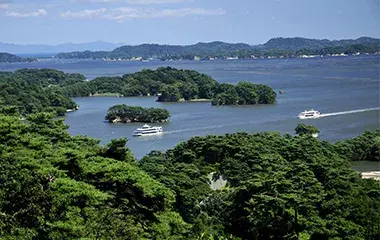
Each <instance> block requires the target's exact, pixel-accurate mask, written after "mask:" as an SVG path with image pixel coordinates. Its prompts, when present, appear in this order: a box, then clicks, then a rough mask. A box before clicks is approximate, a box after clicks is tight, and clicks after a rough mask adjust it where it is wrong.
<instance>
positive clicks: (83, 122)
mask: <svg viewBox="0 0 380 240" xmlns="http://www.w3.org/2000/svg"><path fill="white" fill-rule="evenodd" d="M161 66H172V67H176V68H183V69H194V70H197V71H199V72H202V73H205V74H208V75H210V76H212V77H214V78H215V79H216V80H217V81H218V82H221V83H232V84H236V83H237V82H239V81H249V82H253V83H263V84H267V85H269V86H270V87H272V88H273V89H275V91H276V92H278V90H279V89H284V91H285V93H284V94H278V101H277V104H274V105H255V106H218V107H215V106H211V104H210V103H209V102H184V103H158V102H156V101H155V100H156V98H154V97H134V98H117V97H88V98H75V99H74V100H75V101H76V102H77V103H78V105H79V106H80V110H79V111H76V112H72V113H69V114H68V115H67V117H66V120H65V121H66V123H67V124H68V125H69V126H70V127H69V132H70V133H71V134H73V135H78V134H81V135H88V136H90V137H95V138H99V139H100V140H101V143H102V144H105V143H107V142H109V141H110V140H111V139H113V138H120V137H127V138H129V139H130V140H129V142H128V147H130V148H131V150H132V151H133V153H134V154H135V156H136V157H137V158H141V157H143V156H144V155H145V154H147V153H149V152H150V151H151V150H161V151H163V150H166V149H168V148H172V147H174V146H175V145H177V144H178V143H180V142H181V141H186V140H188V139H190V138H191V137H194V136H205V135H207V134H225V133H233V132H237V131H246V132H249V133H252V132H263V131H276V132H280V133H282V134H284V133H290V134H293V132H294V128H295V127H296V125H297V123H300V122H303V123H306V124H312V125H315V126H316V127H318V128H319V129H320V131H321V133H320V135H319V138H320V139H321V140H327V141H331V142H334V141H337V140H340V139H345V138H351V137H355V136H357V135H359V134H361V133H363V132H364V131H365V130H376V129H379V128H380V127H379V126H380V111H379V110H371V111H364V112H358V113H350V114H341V115H336V116H329V117H323V118H319V119H314V120H299V119H297V118H296V116H297V115H298V113H299V112H301V111H303V110H305V109H310V108H314V109H317V110H319V111H320V112H322V113H334V112H344V111H350V110H357V109H368V108H378V107H379V106H380V104H379V101H380V99H379V88H380V77H379V71H380V70H379V69H380V63H379V55H372V56H356V57H329V58H313V59H257V60H237V61H175V62H161V61H151V62H147V63H146V62H144V63H143V62H127V61H121V62H104V61H100V60H91V61H83V60H64V61H62V60H44V61H40V62H34V63H17V64H0V71H14V70H17V69H20V68H54V69H58V70H63V71H65V72H70V73H74V72H78V73H81V74H84V75H85V76H86V77H87V78H88V79H93V78H95V77H98V76H118V75H122V74H125V73H133V72H136V71H140V70H141V69H144V68H149V69H156V68H157V67H161ZM122 103H124V104H127V105H139V106H143V107H161V108H166V109H168V110H169V111H170V112H171V114H172V117H171V119H170V122H169V123H165V124H163V125H162V126H163V128H164V132H165V133H164V134H163V135H162V136H156V137H144V138H133V137H132V132H133V131H134V130H135V129H136V128H137V127H140V126H141V124H134V123H133V124H109V123H106V122H104V116H105V115H106V112H107V109H108V108H109V107H111V106H113V105H115V104H122ZM373 170H380V167H379V169H373Z"/></svg>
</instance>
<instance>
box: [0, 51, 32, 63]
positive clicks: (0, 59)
mask: <svg viewBox="0 0 380 240" xmlns="http://www.w3.org/2000/svg"><path fill="white" fill-rule="evenodd" d="M34 61H37V59H35V58H22V57H19V56H16V55H13V54H10V53H6V52H0V63H6V62H8V63H13V62H34Z"/></svg>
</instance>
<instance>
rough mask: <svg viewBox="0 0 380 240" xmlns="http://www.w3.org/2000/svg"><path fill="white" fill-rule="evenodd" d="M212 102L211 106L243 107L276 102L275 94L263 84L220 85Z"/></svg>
mask: <svg viewBox="0 0 380 240" xmlns="http://www.w3.org/2000/svg"><path fill="white" fill-rule="evenodd" d="M216 93H217V94H216V95H215V97H214V98H213V100H212V102H211V103H212V105H244V104H273V103H275V102H276V93H275V92H274V91H273V89H271V88H270V87H268V86H266V85H263V84H253V83H250V82H239V83H238V84H237V85H236V86H234V85H232V84H225V83H224V84H220V85H219V86H218V88H217V90H216Z"/></svg>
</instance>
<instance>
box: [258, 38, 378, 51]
mask: <svg viewBox="0 0 380 240" xmlns="http://www.w3.org/2000/svg"><path fill="white" fill-rule="evenodd" d="M355 44H363V45H380V39H376V38H370V37H361V38H358V39H344V40H333V41H331V40H328V39H322V40H319V39H309V38H301V37H294V38H282V37H279V38H272V39H270V40H269V41H268V42H266V43H265V44H264V45H263V47H264V48H265V49H284V50H300V49H322V48H327V47H338V46H347V45H355Z"/></svg>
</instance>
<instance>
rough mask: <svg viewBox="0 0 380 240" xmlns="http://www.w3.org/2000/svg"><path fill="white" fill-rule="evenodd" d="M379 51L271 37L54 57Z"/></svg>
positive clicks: (360, 42)
mask: <svg viewBox="0 0 380 240" xmlns="http://www.w3.org/2000/svg"><path fill="white" fill-rule="evenodd" d="M379 51H380V39H375V38H369V37H362V38H358V39H355V40H352V39H346V40H334V41H330V40H327V39H323V40H318V39H307V38H299V37H296V38H272V39H270V40H269V41H268V42H267V43H265V44H263V45H255V46H250V45H248V44H244V43H235V44H232V43H225V42H220V41H217V42H210V43H197V44H194V45H188V46H179V45H158V44H142V45H138V46H122V47H119V48H116V49H114V50H113V51H109V52H107V51H94V52H92V51H84V52H70V53H60V54H58V55H57V57H58V58H80V59H103V58H109V59H119V58H120V59H132V58H137V57H141V58H143V59H148V58H158V59H161V60H169V59H189V60H193V59H195V57H196V58H199V59H209V58H221V59H222V58H224V59H225V58H228V57H239V58H251V57H252V56H255V57H268V56H272V57H280V56H282V57H296V56H301V55H327V54H341V53H345V54H353V53H357V52H361V53H376V52H379Z"/></svg>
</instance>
